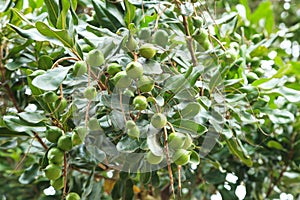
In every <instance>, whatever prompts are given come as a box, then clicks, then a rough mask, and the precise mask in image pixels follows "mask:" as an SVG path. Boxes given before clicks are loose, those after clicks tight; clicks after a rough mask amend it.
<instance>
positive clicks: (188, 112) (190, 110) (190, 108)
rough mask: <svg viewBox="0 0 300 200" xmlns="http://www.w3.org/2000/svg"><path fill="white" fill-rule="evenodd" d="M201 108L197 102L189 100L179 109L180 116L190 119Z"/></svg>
mask: <svg viewBox="0 0 300 200" xmlns="http://www.w3.org/2000/svg"><path fill="white" fill-rule="evenodd" d="M200 110H201V106H200V104H199V103H195V102H190V103H188V104H187V105H186V106H185V107H184V108H183V109H182V111H181V116H182V118H188V119H191V118H193V117H195V116H196V115H197V114H198V113H199V112H200Z"/></svg>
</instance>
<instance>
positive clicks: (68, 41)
mask: <svg viewBox="0 0 300 200" xmlns="http://www.w3.org/2000/svg"><path fill="white" fill-rule="evenodd" d="M35 26H36V28H37V30H38V31H39V32H40V33H41V34H42V35H44V36H46V37H48V38H50V39H57V40H58V41H60V42H61V43H62V44H63V45H64V46H65V47H68V48H70V49H71V48H73V47H74V42H73V40H72V38H71V37H70V36H69V35H68V31H66V30H58V29H54V28H50V27H49V26H47V25H46V24H45V23H43V22H36V23H35Z"/></svg>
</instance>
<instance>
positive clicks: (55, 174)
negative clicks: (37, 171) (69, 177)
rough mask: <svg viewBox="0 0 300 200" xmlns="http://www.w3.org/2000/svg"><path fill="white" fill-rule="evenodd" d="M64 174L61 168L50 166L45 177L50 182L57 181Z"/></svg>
mask: <svg viewBox="0 0 300 200" xmlns="http://www.w3.org/2000/svg"><path fill="white" fill-rule="evenodd" d="M61 174H62V171H61V167H60V166H58V165H55V164H50V165H48V166H47V167H46V168H45V175H46V177H47V178H48V179H49V180H56V179H58V178H59V177H60V176H61Z"/></svg>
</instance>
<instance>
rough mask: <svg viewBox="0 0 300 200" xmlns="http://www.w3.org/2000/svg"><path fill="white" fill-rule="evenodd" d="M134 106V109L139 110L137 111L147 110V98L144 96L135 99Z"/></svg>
mask: <svg viewBox="0 0 300 200" xmlns="http://www.w3.org/2000/svg"><path fill="white" fill-rule="evenodd" d="M133 105H134V108H135V109H137V110H145V109H146V108H147V105H148V103H147V98H146V97H144V96H141V95H139V96H136V97H135V98H134V99H133Z"/></svg>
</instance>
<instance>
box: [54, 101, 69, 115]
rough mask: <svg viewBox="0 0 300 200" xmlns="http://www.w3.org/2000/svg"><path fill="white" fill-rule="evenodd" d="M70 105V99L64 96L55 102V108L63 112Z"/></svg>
mask: <svg viewBox="0 0 300 200" xmlns="http://www.w3.org/2000/svg"><path fill="white" fill-rule="evenodd" d="M67 106H68V101H67V99H66V98H64V97H63V98H62V99H58V100H57V101H56V102H55V110H56V111H58V112H60V113H62V112H63V111H64V110H65V109H66V107H67Z"/></svg>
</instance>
